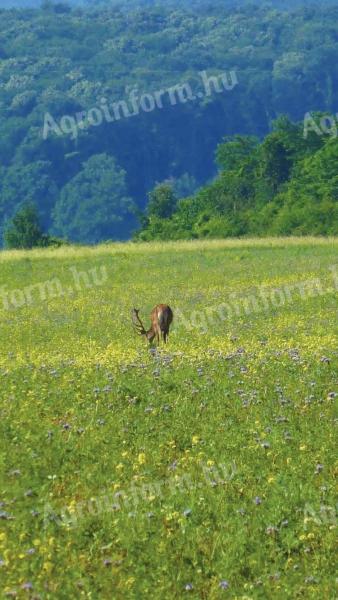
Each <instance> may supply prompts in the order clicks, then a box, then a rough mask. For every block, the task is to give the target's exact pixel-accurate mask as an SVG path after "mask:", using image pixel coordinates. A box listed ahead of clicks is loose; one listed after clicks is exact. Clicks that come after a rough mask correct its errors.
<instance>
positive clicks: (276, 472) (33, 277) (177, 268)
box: [0, 239, 338, 600]
mask: <svg viewBox="0 0 338 600" xmlns="http://www.w3.org/2000/svg"><path fill="white" fill-rule="evenodd" d="M337 249H338V242H337V240H334V239H331V240H314V239H301V240H299V239H291V240H284V239H280V240H261V241H260V240H247V241H243V242H241V241H226V242H196V243H195V242H194V243H177V244H149V245H136V244H126V245H123V244H119V245H111V246H109V245H107V246H100V247H97V248H71V247H70V248H61V249H59V250H53V251H51V250H48V249H47V250H43V251H41V250H40V251H32V252H8V253H2V254H0V272H1V277H0V293H1V294H2V296H0V330H1V341H0V389H1V404H0V415H1V419H0V428H1V429H0V443H1V480H0V502H3V503H4V504H3V505H2V506H1V508H0V511H2V512H3V514H2V515H1V514H0V516H1V517H2V518H1V519H0V525H1V529H0V560H1V561H2V562H0V565H1V566H0V582H1V590H2V592H1V593H2V595H3V597H4V598H5V597H6V594H8V593H9V594H11V593H13V592H14V591H16V592H17V596H18V597H19V598H21V597H22V598H24V597H29V596H31V597H34V596H35V597H41V598H43V599H54V598H57V599H65V600H69V599H70V598H90V599H95V600H96V599H109V600H110V599H111V598H114V599H115V598H116V599H121V600H122V599H125V598H127V599H129V598H133V599H134V598H135V599H137V600H138V599H140V598H142V599H143V598H154V599H159V600H160V599H161V600H162V599H167V598H168V599H171V598H185V597H187V598H194V599H196V598H202V599H209V598H211V599H218V598H234V599H235V598H238V599H240V598H242V599H243V600H244V599H245V598H246V599H248V598H253V599H256V598H257V599H258V598H259V599H266V598H268V599H270V598H271V599H281V600H282V599H283V600H284V599H285V598H290V599H291V598H292V599H294V598H306V599H312V598H313V599H316V600H317V599H318V598H325V599H329V600H331V599H332V600H333V599H334V598H335V597H336V592H335V587H334V586H335V575H334V568H333V549H334V539H335V524H336V512H335V510H336V504H335V503H336V498H335V494H334V472H335V451H334V450H335V445H334V427H335V424H336V420H335V411H334V409H335V406H334V405H335V401H336V400H335V396H334V393H335V392H337V391H338V389H337V354H338V353H337V347H338V345H337V337H336V333H337V330H336V323H337V291H338V283H337V281H336V282H335V281H334V279H333V272H332V271H330V267H332V266H333V265H335V264H338V260H337ZM102 267H105V271H102V270H100V268H102ZM71 268H76V269H77V271H78V272H79V271H83V272H86V273H87V274H88V276H89V278H90V279H89V284H90V285H89V286H88V287H87V286H86V285H85V284H84V283H83V282H82V284H80V285H79V286H78V287H79V289H75V283H74V278H73V275H72V271H71V270H70V269H71ZM93 268H96V269H97V272H96V275H97V277H98V279H97V285H96V284H95V281H94V280H93V274H91V273H90V270H91V269H93ZM337 272H338V268H337ZM52 279H54V280H55V281H54V285H55V286H56V287H55V289H56V290H58V293H54V294H52V293H51V292H50V290H49V289H48V287H46V286H45V285H43V286H40V287H39V286H38V287H35V288H32V287H31V286H32V285H36V284H38V283H40V284H44V282H46V281H47V280H52ZM310 280H317V284H318V285H319V284H320V285H321V288H318V289H319V292H320V293H318V289H317V292H315V291H313V284H312V287H310V288H308V287H306V285H305V284H304V282H307V281H310ZM297 282H298V283H299V282H302V285H303V286H304V285H305V287H302V285H301V286H300V287H293V286H295V285H296V284H297ZM335 284H337V288H335ZM1 286H7V287H5V288H4V287H3V288H2V287H1ZM60 286H61V287H60ZM70 286H71V287H72V288H73V292H72V293H70V291H69V288H70ZM15 289H16V290H19V291H16V292H14V293H13V290H15ZM262 289H264V290H269V294H270V292H271V291H272V290H276V289H278V290H279V291H280V290H282V294H283V296H282V297H284V303H283V304H282V305H281V306H277V304H278V303H279V301H278V298H280V297H281V296H280V293H278V292H275V295H273V296H272V297H273V298H274V300H275V305H274V304H273V302H272V301H271V300H270V298H271V296H270V295H269V294H268V305H267V306H264V304H263V301H262V299H261V297H260V296H259V294H260V291H261V290H262ZM1 290H2V292H1ZM286 290H289V291H290V290H292V293H291V295H289V297H288V296H287V292H286ZM311 290H312V291H311ZM328 290H329V291H328ZM60 291H62V292H64V293H63V295H60ZM248 298H251V301H250V302H252V298H255V299H256V304H250V303H249V304H248V303H246V301H245V299H248ZM158 302H167V303H169V304H170V305H171V306H172V308H173V310H174V313H176V324H175V326H174V327H173V330H172V332H171V335H170V339H169V344H168V345H167V346H166V347H161V348H160V350H159V351H158V352H155V351H152V352H151V351H149V348H148V347H147V345H145V344H144V342H143V340H142V339H141V338H139V337H137V336H136V335H135V334H134V332H133V330H132V327H131V323H130V309H131V308H132V307H133V306H136V307H137V308H141V315H142V317H143V318H144V321H145V323H147V324H148V322H149V317H148V315H149V313H150V310H151V308H152V306H153V305H155V304H156V303H158ZM15 303H16V304H17V306H15ZM222 303H225V304H226V305H227V306H231V307H232V308H231V311H232V314H230V312H229V313H227V314H226V315H225V313H224V311H223V313H219V312H218V309H219V307H220V305H221V304H222ZM20 304H21V306H19V305H20ZM252 306H255V307H256V309H255V310H250V307H252ZM220 315H223V318H220ZM183 319H186V321H184V320H183ZM222 465H223V467H222ZM222 469H223V470H222ZM182 478H183V479H182ZM119 492H120V493H119ZM116 494H117V495H116ZM91 499H96V501H95V500H92V501H91V502H90V500H91ZM223 580H225V581H227V582H228V584H229V587H228V589H222V588H221V587H220V582H221V581H223ZM27 583H31V584H32V586H33V590H32V591H31V592H28V591H26V590H23V589H22V585H23V584H27ZM190 584H191V585H190ZM186 586H188V588H189V587H191V588H192V589H186ZM224 587H226V586H225V585H224Z"/></svg>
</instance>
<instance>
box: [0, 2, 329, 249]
mask: <svg viewBox="0 0 338 600" xmlns="http://www.w3.org/2000/svg"><path fill="white" fill-rule="evenodd" d="M13 4H15V3H14V2H13V1H11V2H8V5H13ZM39 4H40V3H39ZM89 4H91V6H90V8H89V9H85V8H82V7H76V6H75V7H74V8H71V7H70V6H69V5H67V3H61V2H59V3H56V4H53V3H51V2H48V1H46V2H43V6H42V8H40V9H35V10H31V9H21V10H1V11H0V17H1V21H0V228H1V229H2V230H3V229H5V228H6V224H7V222H8V221H9V220H10V219H12V218H13V216H14V215H15V214H16V213H17V211H18V210H19V209H20V207H21V206H22V205H24V204H26V203H31V202H33V203H35V204H36V206H37V208H38V212H39V216H40V219H41V223H42V226H43V228H44V230H45V231H46V232H47V231H48V232H50V233H52V234H54V235H57V236H60V237H64V238H68V239H70V240H72V241H77V242H87V243H95V242H98V241H100V240H104V239H127V238H128V237H130V236H131V235H132V233H133V232H134V231H135V230H136V229H137V227H138V224H139V222H141V224H142V232H141V233H140V234H138V237H141V238H142V239H150V238H151V237H154V236H155V237H156V236H157V237H178V236H183V237H189V235H191V236H194V237H198V236H202V235H209V236H210V235H212V236H218V237H222V236H226V235H244V234H246V233H256V232H257V233H265V232H266V231H268V230H269V231H271V232H276V233H280V232H282V233H292V232H294V231H296V232H300V233H309V232H314V233H328V232H334V217H335V213H334V211H335V209H336V202H337V197H336V196H337V194H336V192H335V175H334V163H336V157H335V153H337V142H336V139H335V137H334V135H332V133H331V135H330V134H329V133H330V132H327V135H323V134H322V133H323V132H322V130H319V132H317V133H316V132H312V133H311V135H310V136H308V138H307V139H305V138H304V136H303V124H302V123H303V119H304V115H305V113H307V112H309V111H315V112H318V111H322V112H325V113H327V114H329V115H331V114H335V113H336V112H337V106H338V101H337V100H338V72H337V68H336V57H337V55H338V54H337V53H338V6H337V7H330V8H328V7H324V4H325V3H323V6H321V5H317V6H316V7H307V6H305V7H304V6H302V7H301V8H299V9H297V10H293V11H292V12H289V11H285V10H283V11H282V10H278V9H279V8H280V6H281V5H283V7H286V6H287V3H286V2H277V1H274V2H273V1H270V2H269V3H267V4H269V5H270V6H266V7H257V6H254V5H253V4H250V3H243V6H240V4H242V3H239V2H229V3H226V2H210V3H208V2H198V0H196V1H195V0H191V1H188V0H187V1H186V2H183V3H182V2H181V3H180V4H178V2H174V1H173V2H171V3H168V2H166V3H156V6H155V5H154V6H147V8H146V9H145V8H142V4H143V3H142V0H137V1H136V0H135V9H130V8H129V10H128V11H126V10H125V9H124V6H123V5H121V6H120V7H118V6H113V5H112V4H114V3H112V2H109V1H108V2H106V3H102V6H101V7H100V8H97V9H95V8H94V3H89ZM103 4H106V6H103ZM144 4H153V3H146V2H144ZM170 4H171V7H170ZM264 4H265V3H264ZM289 4H290V5H291V2H290V3H289ZM297 4H298V3H297ZM300 4H303V3H300ZM2 5H3V3H2ZM95 5H96V4H95ZM235 5H237V8H234V6H235ZM292 5H293V6H296V3H295V2H293V3H292ZM129 6H131V4H130V3H129ZM208 7H209V8H208ZM276 7H278V8H276ZM197 8H199V10H197ZM212 76H218V78H219V79H218V81H219V82H223V83H222V85H223V84H224V85H223V88H222V86H221V87H220V84H219V88H218V89H217V85H216V87H215V86H211V91H210V93H209V92H208V93H206V87H205V81H206V80H208V79H209V78H210V77H212ZM174 86H181V87H179V88H178V89H176V100H175V102H172V101H170V102H169V100H168V97H167V98H166V100H165V101H163V104H160V103H157V104H156V105H155V106H153V107H152V106H151V104H150V106H147V105H146V104H145V103H144V107H143V109H142V110H140V108H139V107H138V111H135V110H134V113H132V110H131V106H135V104H132V99H134V101H135V99H136V98H138V99H140V98H141V97H142V95H143V96H144V95H147V97H148V100H149V96H152V97H156V93H158V92H159V91H163V90H168V89H172V88H173V87H174ZM189 90H190V92H189ZM191 90H193V93H192V92H191ZM119 103H120V104H119ZM117 104H119V110H117ZM109 106H110V107H111V106H115V109H116V110H114V118H109V115H110V116H111V113H109V111H108V107H109ZM127 106H128V109H127ZM116 112H118V115H116ZM98 115H101V117H100V119H101V121H100V119H99V116H98ZM102 115H103V116H104V118H103V117H102ZM133 115H134V116H133ZM280 115H288V116H289V117H290V119H291V121H293V122H294V123H298V125H293V124H292V122H291V121H288V120H286V119H282V120H279V121H277V122H276V123H275V125H273V123H274V121H275V120H276V119H277V117H278V116H280ZM94 117H95V118H94ZM130 117H132V118H130ZM95 119H96V122H95ZM271 131H272V133H271ZM269 132H270V133H269ZM225 138H226V141H225V142H224V141H223V140H224V139H225ZM222 141H223V142H222ZM216 148H218V149H217V161H216V164H215V161H214V157H215V150H216ZM270 159H272V163H270V162H269V161H270ZM314 173H316V177H315V179H313V180H312V179H311V178H312V177H313V174H314ZM323 177H325V181H324V179H323ZM327 177H328V179H327ZM163 182H164V183H163ZM158 184H162V187H161V185H160V186H159V185H158ZM154 188H155V190H154ZM180 199H183V200H180ZM148 202H149V205H148V208H147V204H148ZM162 204H163V206H164V207H165V209H164V211H161V208H159V207H161V205H162ZM291 208H292V211H293V213H297V215H296V214H294V217H292V219H290V218H289V219H288V218H287V215H289V214H290V210H291ZM168 211H169V212H168ZM292 211H291V212H292ZM309 211H310V212H309ZM324 213H325V214H324ZM315 214H317V216H318V218H319V219H320V223H319V224H317V225H315V220H316V218H315V217H314V215H315ZM278 215H279V216H278ZM306 215H309V216H308V217H306V218H305V216H306ZM303 217H304V218H303ZM155 223H156V224H157V225H156V227H157V231H156V227H155ZM175 229H176V233H175ZM1 237H2V236H1Z"/></svg>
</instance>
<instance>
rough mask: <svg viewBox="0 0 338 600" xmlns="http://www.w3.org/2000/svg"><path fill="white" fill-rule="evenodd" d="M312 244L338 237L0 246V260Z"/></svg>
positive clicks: (327, 242)
mask: <svg viewBox="0 0 338 600" xmlns="http://www.w3.org/2000/svg"><path fill="white" fill-rule="evenodd" d="M293 246H299V247H310V248H311V247H313V246H318V247H319V246H328V247H330V246H332V247H333V248H335V247H336V246H337V247H338V237H325V238H324V237H314V236H304V237H287V238H285V237H276V238H271V237H269V238H243V239H241V238H227V239H221V240H217V239H212V240H191V241H190V240H187V241H186V240H183V241H180V240H177V241H169V242H142V243H140V242H125V243H121V242H115V243H110V244H104V243H103V244H98V245H97V246H75V245H73V246H61V247H60V248H44V249H39V248H37V249H32V250H1V251H0V264H1V262H7V261H13V260H21V259H22V258H29V259H31V260H39V259H40V258H51V257H53V259H54V260H56V259H57V260H64V259H65V258H73V257H77V258H86V257H90V256H100V255H112V256H114V255H117V256H119V255H121V254H126V255H129V254H142V253H143V252H144V254H149V253H153V254H154V253H156V254H160V253H162V252H168V251H170V250H171V251H173V252H177V253H178V252H181V251H189V252H194V251H198V250H221V249H225V250H227V249H229V250H232V249H241V248H243V249H246V248H267V249H269V248H271V249H274V248H276V249H277V248H284V247H285V248H291V247H293Z"/></svg>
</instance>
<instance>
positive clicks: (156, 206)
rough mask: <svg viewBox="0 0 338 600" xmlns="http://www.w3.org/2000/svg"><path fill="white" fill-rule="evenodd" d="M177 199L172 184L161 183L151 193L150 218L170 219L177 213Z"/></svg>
mask: <svg viewBox="0 0 338 600" xmlns="http://www.w3.org/2000/svg"><path fill="white" fill-rule="evenodd" d="M176 205H177V198H176V196H175V193H174V190H173V186H172V184H171V183H167V182H164V183H160V184H158V185H157V186H156V187H155V189H154V190H153V191H152V192H150V193H149V203H148V211H147V212H148V216H149V217H150V218H152V217H158V218H160V219H169V218H170V217H171V216H172V215H173V213H174V212H175V209H176Z"/></svg>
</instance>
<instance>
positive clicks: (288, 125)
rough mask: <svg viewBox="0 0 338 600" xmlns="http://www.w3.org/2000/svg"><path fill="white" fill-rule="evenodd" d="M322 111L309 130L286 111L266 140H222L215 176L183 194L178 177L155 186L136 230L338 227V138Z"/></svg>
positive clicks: (208, 232)
mask: <svg viewBox="0 0 338 600" xmlns="http://www.w3.org/2000/svg"><path fill="white" fill-rule="evenodd" d="M316 117H317V118H316V119H310V118H309V119H308V122H307V126H306V130H305V131H306V137H304V126H303V123H302V124H298V125H297V124H294V123H292V122H291V121H290V120H289V119H288V118H287V117H280V118H279V119H278V120H277V121H276V122H275V123H274V126H273V131H272V132H271V133H270V134H269V135H267V136H266V138H265V139H264V140H263V142H262V143H259V141H258V139H255V138H254V137H250V136H234V137H233V138H232V139H231V140H230V139H226V140H224V142H223V143H222V144H219V146H218V148H217V152H216V160H217V163H218V166H219V169H220V173H219V176H218V177H217V178H216V180H215V181H214V182H213V183H211V184H210V185H207V186H205V187H203V188H202V189H201V190H199V191H198V192H197V193H196V194H195V195H193V196H192V197H191V198H184V199H181V200H178V198H177V196H176V194H175V189H174V186H173V184H172V182H170V181H168V182H163V183H161V184H159V185H158V186H156V188H155V189H154V190H153V191H152V192H151V193H150V194H149V204H148V207H147V210H146V212H145V214H144V215H142V216H141V220H142V224H143V227H142V229H141V231H140V232H138V233H137V235H136V238H137V239H139V240H146V241H149V240H152V239H162V240H168V239H172V240H175V239H185V238H186V239H192V238H201V237H213V238H220V237H228V236H245V235H252V236H256V235H258V236H265V235H290V234H294V235H304V234H313V235H327V234H329V235H337V234H338V173H337V163H338V140H337V137H328V136H325V135H324V133H323V131H322V127H323V125H324V124H326V131H327V130H328V125H329V121H328V119H327V118H325V117H319V115H317V116H316ZM323 119H325V120H323ZM320 131H322V133H321V134H319V132H320ZM332 131H333V130H332ZM336 131H337V130H336Z"/></svg>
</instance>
